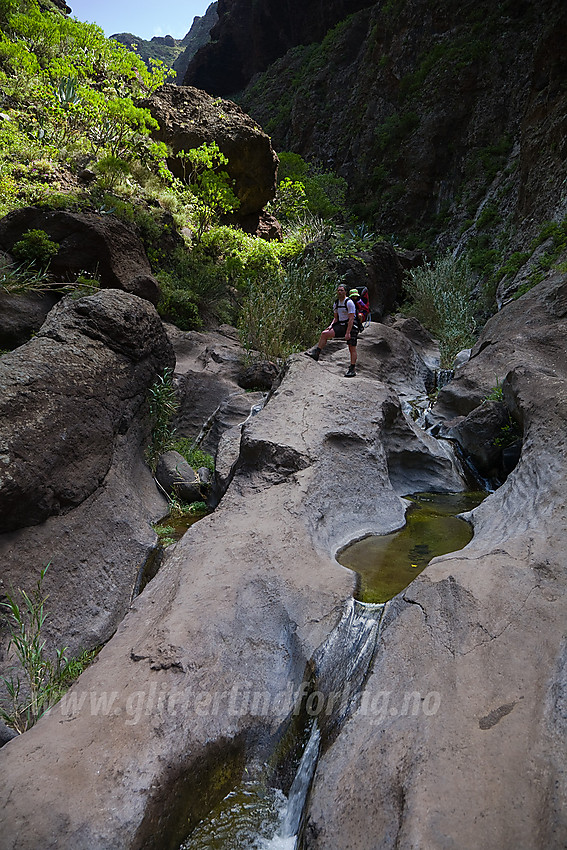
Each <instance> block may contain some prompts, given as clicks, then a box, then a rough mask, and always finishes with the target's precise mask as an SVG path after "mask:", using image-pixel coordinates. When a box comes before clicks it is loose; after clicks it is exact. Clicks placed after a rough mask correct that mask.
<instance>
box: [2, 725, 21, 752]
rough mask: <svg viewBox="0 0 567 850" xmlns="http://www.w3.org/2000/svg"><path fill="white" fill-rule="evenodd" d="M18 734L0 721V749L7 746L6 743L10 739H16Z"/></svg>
mask: <svg viewBox="0 0 567 850" xmlns="http://www.w3.org/2000/svg"><path fill="white" fill-rule="evenodd" d="M17 737H18V733H17V732H16V731H15V729H11V728H10V727H9V726H6V724H5V723H4V722H3V721H2V720H0V747H3V746H4V744H7V743H8V741H11V740H12V738H17Z"/></svg>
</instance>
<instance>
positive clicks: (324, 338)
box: [317, 328, 335, 351]
mask: <svg viewBox="0 0 567 850" xmlns="http://www.w3.org/2000/svg"><path fill="white" fill-rule="evenodd" d="M334 338H335V332H334V330H333V329H332V328H325V330H324V331H323V333H322V334H321V336H320V338H319V342H318V343H317V348H320V349H321V351H322V350H323V349H324V348H325V346H326V345H327V342H328V341H329V340H330V339H334Z"/></svg>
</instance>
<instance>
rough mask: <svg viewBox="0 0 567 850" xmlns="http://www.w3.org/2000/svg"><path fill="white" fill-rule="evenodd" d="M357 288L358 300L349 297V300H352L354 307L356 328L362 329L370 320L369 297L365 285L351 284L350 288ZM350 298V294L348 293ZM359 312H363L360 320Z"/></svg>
mask: <svg viewBox="0 0 567 850" xmlns="http://www.w3.org/2000/svg"><path fill="white" fill-rule="evenodd" d="M352 289H356V290H358V300H356V299H354V298H351V299H350V300H351V301H354V306H355V308H356V323H357V325H358V330H359V331H362V330H364V328H365V327H366V325H367V324H368V322H370V320H371V316H370V298H369V295H368V287H366V286H351V290H352ZM349 298H350V295H349ZM359 313H362V314H363V318H362V321H361V319H360V317H359V315H358V314H359Z"/></svg>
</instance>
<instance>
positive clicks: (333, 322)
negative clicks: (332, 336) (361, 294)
mask: <svg viewBox="0 0 567 850" xmlns="http://www.w3.org/2000/svg"><path fill="white" fill-rule="evenodd" d="M338 321H339V312H338V310H335V311H334V313H333V321H332V322H331V324H330V325H329V327H328V328H325V330H326V331H330V330H331V328H332V327H333V325H334V324H335V322H338Z"/></svg>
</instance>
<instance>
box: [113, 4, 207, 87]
mask: <svg viewBox="0 0 567 850" xmlns="http://www.w3.org/2000/svg"><path fill="white" fill-rule="evenodd" d="M217 21H218V14H217V3H216V2H214V3H211V5H210V6H209V8H208V9H207V11H206V12H205V14H204V15H202V16H201V17H200V16H199V15H197V16H195V18H194V19H193V23H192V25H191V29H190V30H189V32H188V33H187V34H186V35H185V37H184V38H183V39H178V38H173V37H172V36H171V35H166V36H157V35H154V37H153V38H152V39H150V40H149V41H148V40H146V39H143V38H138V36H137V35H133V34H132V33H131V32H121V33H116V34H115V35H112V36H111V38H113V39H114V40H115V41H118V42H120V44H123V45H124V47H127V48H128V50H131V51H132V52H133V53H136V54H137V55H138V56H139V57H140V58H141V59H143V60H144V62H145V63H146V65H148V67H150V64H151V63H150V60H152V59H159V60H160V61H161V62H163V63H164V65H167V66H168V67H170V68H173V70H174V71H176V73H177V78H176V82H178V83H179V84H181V83H182V82H183V77H184V76H185V72H186V70H187V66H188V64H189V62H190V61H191V59H192V58H193V56H194V55H195V54H196V53H197V51H198V50H199V48H200V47H202V46H203V45H204V44H206V43H207V42H208V41H209V40H210V31H211V29H212V28H213V26H214V25H215V24H216V23H217Z"/></svg>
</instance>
